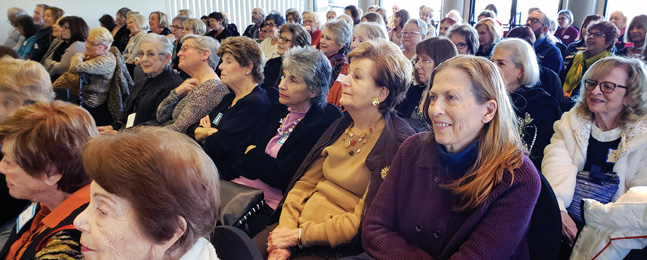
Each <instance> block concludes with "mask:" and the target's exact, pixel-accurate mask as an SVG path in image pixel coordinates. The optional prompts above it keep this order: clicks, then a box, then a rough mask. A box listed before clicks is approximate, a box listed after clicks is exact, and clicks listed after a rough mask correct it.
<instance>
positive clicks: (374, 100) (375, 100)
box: [371, 98, 380, 107]
mask: <svg viewBox="0 0 647 260" xmlns="http://www.w3.org/2000/svg"><path fill="white" fill-rule="evenodd" d="M371 104H373V106H375V107H376V106H379V105H380V100H379V99H378V98H373V100H371Z"/></svg>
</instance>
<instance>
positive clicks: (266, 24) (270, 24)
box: [265, 23, 276, 27]
mask: <svg viewBox="0 0 647 260" xmlns="http://www.w3.org/2000/svg"><path fill="white" fill-rule="evenodd" d="M265 26H269V27H274V26H276V24H274V23H265Z"/></svg>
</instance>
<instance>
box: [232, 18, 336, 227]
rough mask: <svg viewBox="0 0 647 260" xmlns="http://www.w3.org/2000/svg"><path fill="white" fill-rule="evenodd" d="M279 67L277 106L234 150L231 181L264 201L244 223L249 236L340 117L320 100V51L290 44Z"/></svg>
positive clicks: (323, 65) (265, 221)
mask: <svg viewBox="0 0 647 260" xmlns="http://www.w3.org/2000/svg"><path fill="white" fill-rule="evenodd" d="M296 26H299V25H296ZM304 32H305V30H304ZM305 35H308V34H307V33H306V34H305ZM308 37H309V36H308ZM308 45H309V44H308ZM281 67H282V68H283V70H284V75H285V76H284V77H283V79H282V80H281V84H279V87H278V89H279V100H278V101H279V102H280V103H281V104H282V106H280V107H279V108H278V109H276V110H275V111H272V112H270V113H269V114H268V116H266V117H265V120H263V122H261V123H260V126H261V128H259V129H258V130H257V131H256V133H255V134H253V135H251V136H250V138H247V140H246V142H244V143H243V145H242V146H241V147H240V148H239V151H238V152H237V154H236V156H240V157H241V160H240V162H239V163H238V164H237V165H236V166H235V167H234V172H235V176H239V177H237V178H236V179H234V180H233V182H236V183H239V184H242V185H246V186H250V187H254V188H258V189H261V190H263V194H264V195H265V202H266V203H267V204H266V205H265V207H264V208H262V209H261V210H260V211H259V212H257V213H255V215H253V217H252V218H251V219H249V220H248V221H247V222H246V225H247V227H248V234H249V235H250V236H254V235H255V234H256V233H258V232H259V231H261V230H263V229H264V228H265V227H266V226H268V225H270V224H273V223H274V222H276V221H277V220H276V219H272V218H271V215H272V214H273V213H274V210H275V209H276V206H277V205H278V204H279V202H280V201H281V198H282V197H283V194H285V192H286V189H287V186H288V185H289V184H290V180H291V179H292V177H293V176H294V173H296V171H297V169H298V168H299V166H300V165H301V163H302V162H303V159H305V157H306V155H307V154H308V152H309V151H310V150H311V149H312V146H314V144H315V143H316V142H317V140H318V139H319V137H320V136H321V135H322V134H323V132H324V131H325V130H326V129H327V128H328V127H329V126H330V124H331V123H332V122H333V121H335V120H336V119H337V118H339V117H341V112H340V111H339V109H337V108H336V107H335V106H334V105H327V103H326V94H328V93H327V92H328V84H327V82H328V81H329V78H330V71H331V66H330V63H329V62H328V59H326V57H325V56H324V55H323V54H322V53H321V52H319V51H317V50H312V49H309V48H308V47H305V48H304V47H296V48H292V49H290V50H288V51H287V53H285V55H284V58H283V65H282V66H281ZM326 106H329V107H328V108H326ZM277 129H278V130H277ZM243 153H244V155H243Z"/></svg>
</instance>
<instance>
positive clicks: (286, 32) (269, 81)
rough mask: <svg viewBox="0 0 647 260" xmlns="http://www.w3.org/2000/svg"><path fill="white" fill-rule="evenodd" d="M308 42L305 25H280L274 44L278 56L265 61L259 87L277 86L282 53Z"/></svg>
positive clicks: (281, 70)
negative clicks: (277, 38)
mask: <svg viewBox="0 0 647 260" xmlns="http://www.w3.org/2000/svg"><path fill="white" fill-rule="evenodd" d="M310 42H311V39H310V34H309V33H308V31H306V29H305V27H303V26H301V25H299V24H293V23H286V24H284V25H283V26H281V29H280V30H279V41H278V44H277V46H276V53H277V54H278V55H279V56H278V57H276V58H273V59H270V60H268V61H267V62H266V63H265V68H264V69H263V74H264V75H265V79H263V83H262V84H261V88H271V87H278V85H279V83H281V77H282V76H283V55H285V52H286V51H288V50H289V49H291V48H293V47H309V46H310ZM328 81H330V80H328ZM272 101H274V100H272Z"/></svg>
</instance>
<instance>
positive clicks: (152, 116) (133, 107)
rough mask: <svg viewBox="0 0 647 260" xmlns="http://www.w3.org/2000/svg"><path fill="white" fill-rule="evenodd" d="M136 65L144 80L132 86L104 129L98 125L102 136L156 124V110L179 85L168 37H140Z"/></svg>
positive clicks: (171, 45)
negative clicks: (120, 108)
mask: <svg viewBox="0 0 647 260" xmlns="http://www.w3.org/2000/svg"><path fill="white" fill-rule="evenodd" d="M140 41H141V43H140V48H139V56H140V58H139V62H140V65H141V67H142V71H143V72H144V73H145V74H146V79H145V80H141V81H139V82H137V84H135V86H134V87H133V89H132V90H131V93H130V95H129V96H128V98H127V99H126V103H125V104H124V111H123V113H122V114H121V116H120V117H118V118H116V119H115V121H114V122H113V123H112V124H110V125H107V126H100V127H99V131H100V132H101V134H114V132H113V131H115V130H119V129H123V128H128V127H133V126H138V125H142V124H154V125H156V124H157V121H156V113H157V107H158V106H159V105H160V103H162V100H164V98H166V96H168V94H169V92H171V91H173V89H174V88H175V87H177V86H178V85H180V84H181V83H182V78H180V76H178V75H177V74H176V73H175V72H173V71H172V70H171V67H170V66H169V64H170V62H171V52H172V50H173V43H172V42H171V40H169V39H168V38H167V37H165V36H162V35H158V34H154V33H150V34H147V35H144V36H142V38H141V40H140Z"/></svg>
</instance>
